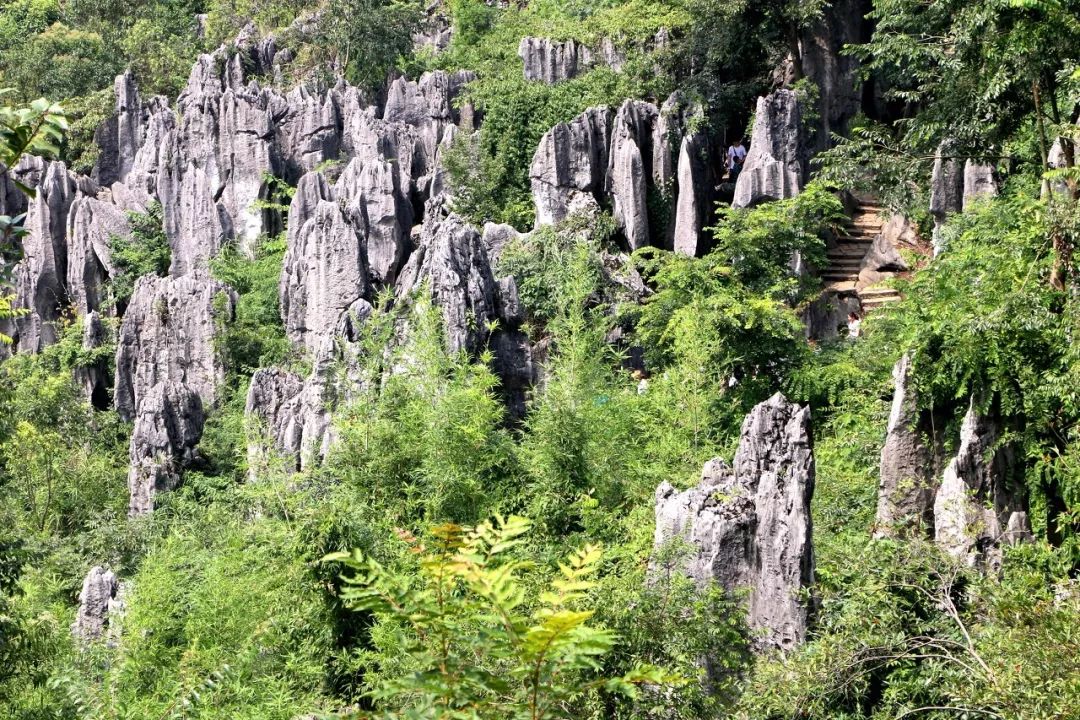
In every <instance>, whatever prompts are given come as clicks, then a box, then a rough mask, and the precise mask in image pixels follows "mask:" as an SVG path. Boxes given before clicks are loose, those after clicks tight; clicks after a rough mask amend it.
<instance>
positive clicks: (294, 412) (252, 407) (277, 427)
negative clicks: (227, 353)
mask: <svg viewBox="0 0 1080 720" xmlns="http://www.w3.org/2000/svg"><path fill="white" fill-rule="evenodd" d="M303 391H304V380H303V379H302V378H301V377H300V376H299V375H296V374H295V373H291V372H287V371H285V370H280V369H277V368H263V369H261V370H257V371H256V372H255V374H254V375H252V376H251V384H250V385H249V386H248V394H247V402H246V404H245V406H244V417H245V418H246V421H247V424H248V446H247V457H248V476H249V479H250V480H252V481H255V480H258V479H259V476H260V474H261V473H263V472H265V471H266V470H267V469H268V467H269V465H270V463H271V462H272V461H273V458H274V456H275V455H279V456H284V457H285V458H287V460H286V462H287V463H291V467H292V469H294V470H298V469H299V468H300V449H301V446H302V443H303V436H304V413H303V408H302V406H301V405H302V403H301V394H302V393H303Z"/></svg>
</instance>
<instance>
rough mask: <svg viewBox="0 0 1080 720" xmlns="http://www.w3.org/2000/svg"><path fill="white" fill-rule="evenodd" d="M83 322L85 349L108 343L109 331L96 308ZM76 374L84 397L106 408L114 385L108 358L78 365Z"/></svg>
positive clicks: (99, 406)
mask: <svg viewBox="0 0 1080 720" xmlns="http://www.w3.org/2000/svg"><path fill="white" fill-rule="evenodd" d="M82 322H83V337H82V349H83V350H84V351H87V352H91V351H93V350H97V349H99V348H103V347H105V346H106V345H107V344H108V342H109V331H108V329H107V328H106V327H105V323H104V322H102V320H101V315H100V314H98V312H97V311H96V310H91V311H90V312H89V313H87V314H86V315H85V316H83V319H82ZM74 375H75V384H76V385H78V386H79V388H80V389H81V390H82V393H83V397H85V398H86V399H87V400H88V401H90V402H91V403H92V404H93V405H94V407H97V408H101V409H104V408H107V407H108V406H109V388H110V387H111V385H112V378H111V376H110V375H109V363H108V361H107V360H106V359H102V360H101V361H100V362H97V363H94V364H90V365H85V366H80V367H77V368H76V369H75V371H74Z"/></svg>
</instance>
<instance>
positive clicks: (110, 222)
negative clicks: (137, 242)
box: [66, 196, 131, 314]
mask: <svg viewBox="0 0 1080 720" xmlns="http://www.w3.org/2000/svg"><path fill="white" fill-rule="evenodd" d="M130 233H131V228H130V226H129V223H128V219H127V216H126V215H125V214H124V212H123V211H122V210H121V209H120V208H118V207H116V205H113V204H112V203H109V202H103V201H101V200H98V199H97V198H92V197H86V196H80V197H78V198H76V199H75V201H74V202H73V203H72V205H71V212H70V213H69V215H68V227H67V243H68V263H67V278H66V284H67V289H68V297H69V299H70V301H71V304H72V306H73V307H74V308H75V310H77V311H78V312H79V314H85V313H88V312H90V311H92V310H101V309H103V304H104V301H105V300H106V298H105V283H106V281H107V280H108V279H109V278H110V277H112V276H113V275H114V274H115V268H114V267H113V264H112V251H111V250H110V242H111V241H112V238H113V237H126V236H128V235H130Z"/></svg>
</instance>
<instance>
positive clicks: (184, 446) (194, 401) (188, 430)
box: [128, 381, 206, 517]
mask: <svg viewBox="0 0 1080 720" xmlns="http://www.w3.org/2000/svg"><path fill="white" fill-rule="evenodd" d="M205 420H206V416H205V414H204V413H203V404H202V401H201V400H200V398H199V395H198V393H196V392H195V391H194V390H192V389H191V388H189V387H187V386H186V385H184V384H183V383H181V382H173V381H164V382H159V383H157V384H156V385H154V386H153V387H151V388H150V389H149V390H147V391H146V392H145V393H144V394H142V395H141V396H140V397H139V404H138V408H137V410H136V413H135V427H134V429H133V430H132V433H131V445H130V450H129V455H130V460H131V467H130V468H129V470H128V493H129V500H128V515H129V516H130V517H139V516H141V515H146V514H147V513H149V512H151V511H152V510H153V509H154V498H155V496H156V495H157V494H158V493H161V492H165V491H168V490H172V489H173V488H175V487H176V486H177V485H178V484H179V483H180V470H181V468H182V467H183V466H184V465H186V464H187V463H189V462H190V461H191V460H192V459H193V457H194V453H195V446H196V445H198V443H199V439H200V438H201V437H202V431H203V423H204V422H205Z"/></svg>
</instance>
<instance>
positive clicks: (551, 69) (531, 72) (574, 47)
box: [518, 37, 593, 85]
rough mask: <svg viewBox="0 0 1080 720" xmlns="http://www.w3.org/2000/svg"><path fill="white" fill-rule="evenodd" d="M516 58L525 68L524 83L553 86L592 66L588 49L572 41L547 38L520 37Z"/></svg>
mask: <svg viewBox="0 0 1080 720" xmlns="http://www.w3.org/2000/svg"><path fill="white" fill-rule="evenodd" d="M518 57H520V58H521V60H522V62H523V63H524V66H525V79H526V80H539V81H541V82H545V83H547V84H549V85H554V84H555V83H557V82H562V81H563V80H569V79H571V78H574V77H577V76H578V75H580V74H582V73H583V72H584V71H585V70H587V69H588V68H589V66H591V65H592V62H593V57H592V52H591V51H590V50H589V48H587V47H585V46H584V45H582V44H581V43H579V42H577V41H576V40H574V39H572V38H571V39H570V40H567V41H565V42H558V41H555V40H551V39H549V38H536V37H523V38H521V42H520V43H519V44H518Z"/></svg>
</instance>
